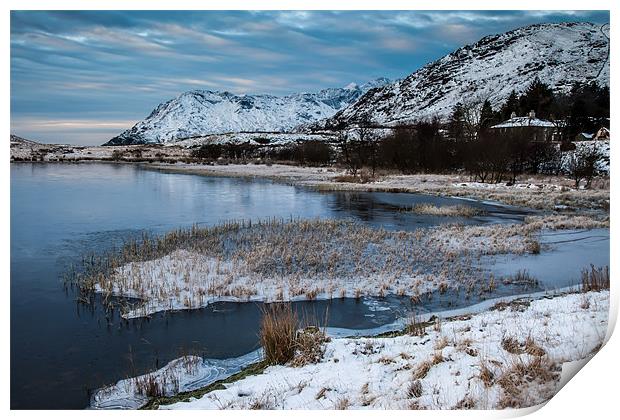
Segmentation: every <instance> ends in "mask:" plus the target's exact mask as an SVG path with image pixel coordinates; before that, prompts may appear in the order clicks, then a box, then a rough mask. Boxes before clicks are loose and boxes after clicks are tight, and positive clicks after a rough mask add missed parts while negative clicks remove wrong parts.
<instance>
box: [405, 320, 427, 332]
mask: <svg viewBox="0 0 620 420" xmlns="http://www.w3.org/2000/svg"><path fill="white" fill-rule="evenodd" d="M405 333H406V334H409V335H413V336H418V337H422V336H424V335H425V334H426V326H425V324H424V323H423V322H421V321H420V318H419V317H418V316H417V315H416V314H409V316H408V317H407V323H406V325H405Z"/></svg>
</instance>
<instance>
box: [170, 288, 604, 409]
mask: <svg viewBox="0 0 620 420" xmlns="http://www.w3.org/2000/svg"><path fill="white" fill-rule="evenodd" d="M608 310H609V292H607V291H604V292H588V293H585V294H569V295H565V296H560V297H556V298H553V299H544V298H543V299H540V300H533V301H523V300H521V301H518V302H515V303H513V304H506V305H496V306H495V307H494V308H493V309H492V310H489V311H487V312H484V313H481V314H478V315H471V316H462V317H460V318H458V319H452V320H444V321H443V322H436V323H435V326H434V327H426V329H425V332H424V334H423V335H421V336H410V335H402V336H397V337H390V338H334V339H332V340H331V341H330V342H328V343H326V344H325V353H324V356H323V358H322V360H321V361H320V362H319V363H316V364H310V365H306V366H302V367H291V366H272V367H269V368H267V369H266V370H265V371H264V372H263V373H262V374H258V375H255V376H248V377H246V378H244V379H242V380H239V381H237V382H234V383H231V384H227V385H226V389H221V390H216V391H212V392H210V393H207V394H205V395H204V396H202V397H201V398H198V399H196V398H192V399H190V400H189V401H187V402H177V403H175V404H172V405H168V406H160V408H162V409H221V408H235V409H249V408H259V409H269V408H278V409H334V408H340V409H345V408H375V409H376V408H381V409H385V408H389V409H424V408H427V409H450V408H457V409H471V408H476V409H498V408H507V407H514V408H517V407H528V406H532V405H536V404H539V403H542V402H544V401H546V400H548V399H549V398H551V397H552V396H553V395H554V393H555V392H556V390H557V389H558V385H559V381H560V372H561V370H562V365H563V363H566V362H570V361H574V360H579V359H583V358H585V357H588V356H589V355H591V354H592V353H593V352H596V351H597V350H598V349H599V348H600V346H601V345H602V344H603V340H604V337H605V334H606V331H607V321H608Z"/></svg>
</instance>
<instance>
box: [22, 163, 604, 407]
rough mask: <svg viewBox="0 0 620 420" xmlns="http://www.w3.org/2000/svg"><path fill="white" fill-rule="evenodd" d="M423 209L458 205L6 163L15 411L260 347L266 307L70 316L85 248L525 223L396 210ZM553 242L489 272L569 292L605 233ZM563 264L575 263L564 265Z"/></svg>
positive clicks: (385, 315) (318, 305) (352, 318)
mask: <svg viewBox="0 0 620 420" xmlns="http://www.w3.org/2000/svg"><path fill="white" fill-rule="evenodd" d="M417 203H433V204H436V205H451V204H459V203H463V202H462V201H461V200H458V199H454V198H441V197H432V196H424V195H416V194H391V193H360V192H327V193H321V192H317V191H314V190H310V189H306V188H300V187H295V186H290V185H283V184H277V183H273V182H270V181H264V180H244V179H233V178H209V177H200V176H195V175H184V174H171V173H164V172H157V171H152V170H147V169H142V168H140V167H138V166H135V165H123V164H103V163H85V164H43V163H33V164H30V163H28V164H27V163H23V164H12V165H11V280H10V281H11V308H10V310H11V407H12V408H84V407H86V406H87V405H88V402H89V393H90V392H91V391H92V390H94V389H96V388H99V387H101V386H102V385H105V384H109V383H111V382H114V381H116V380H118V379H121V378H124V377H127V376H134V375H136V374H140V373H144V372H146V371H149V370H152V369H154V368H156V367H161V366H162V365H165V364H166V363H167V362H169V361H170V360H172V359H174V358H177V357H179V356H180V355H183V354H187V353H191V354H197V355H200V356H204V357H209V358H227V357H235V356H240V355H242V354H246V353H248V352H250V351H252V350H254V349H256V348H257V347H258V338H257V331H258V322H259V318H260V307H259V305H257V304H253V303H239V304H233V303H219V304H215V305H212V306H210V307H208V308H205V309H200V310H195V311H181V312H174V313H168V314H156V315H154V316H153V317H151V318H150V319H137V320H131V321H128V322H126V321H121V320H120V319H119V317H118V314H117V313H113V314H111V315H109V314H107V313H106V312H105V311H104V310H103V309H102V308H101V306H100V305H95V306H94V307H91V306H88V307H86V306H80V305H78V304H77V303H76V300H75V294H74V292H73V291H72V290H65V289H64V287H63V283H62V274H63V273H64V272H65V270H66V269H67V267H68V266H69V265H70V264H72V263H76V262H78V261H79V260H80V257H81V256H82V255H84V254H85V253H87V252H89V251H104V250H107V249H110V248H111V247H113V246H115V245H116V246H118V245H119V244H121V243H122V241H123V240H125V239H127V238H129V237H133V236H139V235H141V233H142V232H144V231H149V232H153V233H161V232H165V231H168V230H170V229H173V228H177V227H180V226H185V227H187V226H190V225H192V224H194V223H197V224H203V225H212V224H216V223H218V222H221V221H224V220H230V219H253V220H257V219H264V218H268V217H279V218H291V217H293V218H352V219H354V220H358V221H361V222H363V223H368V224H370V225H373V226H383V227H386V228H389V229H415V228H417V227H426V226H432V225H435V224H438V223H446V222H455V221H461V222H463V223H507V222H515V221H520V220H522V219H523V217H524V216H525V215H526V214H527V212H526V211H525V210H522V209H516V208H511V207H505V206H493V205H489V204H482V203H477V202H470V201H468V202H467V204H468V205H472V206H477V207H482V208H484V209H485V210H486V212H487V214H486V215H485V216H484V217H478V218H471V219H464V220H460V219H457V218H445V217H443V218H442V217H432V216H420V215H416V214H413V213H411V212H404V211H401V210H403V209H406V208H411V207H412V206H413V205H415V204H417ZM554 235H555V234H549V235H548V236H545V238H543V239H544V240H543V243H545V244H547V252H545V248H543V253H542V254H541V255H540V256H534V257H519V258H521V259H520V260H519V259H514V258H510V257H507V258H505V259H502V260H500V261H498V262H497V263H496V266H495V267H494V270H497V271H498V272H506V273H510V272H512V271H513V270H514V269H515V268H528V269H529V270H530V272H531V273H532V274H535V275H536V276H537V277H538V278H539V279H540V280H541V281H543V284H544V287H548V288H553V287H555V286H554V285H556V283H557V285H556V286H557V287H559V286H564V285H567V284H571V283H574V282H575V281H577V280H578V278H579V270H580V268H583V267H584V266H586V265H588V264H589V263H591V262H592V263H595V264H599V265H600V264H602V263H604V262H605V261H607V263H606V264H608V261H609V231H608V230H597V231H592V232H590V233H588V232H585V233H584V232H576V233H566V234H562V235H564V236H561V235H556V236H554ZM571 235H572V236H571ZM575 239H576V240H575ZM564 259H570V264H561V263H558V262H561V261H563V260H564ZM530 263H531V266H530ZM545 279H546V280H545ZM554 279H555V280H554ZM556 280H557V281H556ZM562 282H563V283H562ZM560 283H562V284H560ZM469 303H473V302H468V303H467V304H469ZM454 304H457V305H464V304H466V303H465V302H453V301H449V300H448V298H446V297H444V298H443V301H441V300H439V299H438V301H437V302H427V303H423V305H425V310H434V309H435V308H440V307H444V306H447V305H450V306H452V305H454ZM295 305H296V307H297V308H299V310H300V311H302V312H303V311H305V312H310V313H312V312H315V313H317V314H319V315H320V314H322V313H324V311H325V309H326V308H327V307H328V306H329V325H330V326H333V327H340V328H352V329H366V328H373V327H377V326H380V325H383V324H386V323H389V322H392V321H393V320H394V319H396V318H397V317H399V316H402V315H403V313H404V312H406V311H407V310H408V308H407V307H406V305H404V304H403V301H402V300H398V299H395V298H390V299H386V300H385V301H379V300H376V299H367V300H360V301H356V300H354V299H344V300H341V299H336V300H333V301H329V302H327V301H323V302H321V301H317V302H306V303H303V302H302V303H297V304H295Z"/></svg>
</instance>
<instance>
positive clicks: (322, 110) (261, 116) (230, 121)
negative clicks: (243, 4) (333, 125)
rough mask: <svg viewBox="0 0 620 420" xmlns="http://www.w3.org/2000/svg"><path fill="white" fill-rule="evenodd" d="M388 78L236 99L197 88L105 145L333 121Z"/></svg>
mask: <svg viewBox="0 0 620 420" xmlns="http://www.w3.org/2000/svg"><path fill="white" fill-rule="evenodd" d="M389 82H390V81H389V80H388V79H385V78H379V79H375V80H372V81H370V82H368V83H366V84H363V85H361V86H358V85H356V84H350V85H348V86H346V87H344V88H329V89H324V90H321V91H319V92H317V93H299V94H293V95H289V96H272V95H235V94H232V93H230V92H213V91H207V90H193V91H189V92H185V93H183V94H181V95H179V96H178V97H176V98H174V99H171V100H169V101H167V102H164V103H162V104H160V105H159V106H158V107H157V108H155V110H153V112H151V114H150V115H149V116H148V117H147V118H146V119H145V120H143V121H140V122H138V123H137V124H136V125H135V126H133V127H132V128H131V129H129V130H127V131H125V132H123V133H121V134H120V135H118V136H117V137H114V138H113V139H111V140H110V141H109V142H108V143H106V145H119V144H140V143H170V142H174V141H177V140H180V139H184V138H188V137H195V136H204V135H209V134H221V133H231V132H259V131H264V132H281V131H289V130H291V129H293V128H294V127H297V126H299V125H301V124H307V123H310V122H314V121H317V120H319V119H324V118H328V117H331V116H332V115H334V114H335V113H336V112H337V111H338V110H340V109H343V108H345V107H346V106H348V105H350V104H352V103H353V102H355V101H356V100H357V99H359V98H360V97H361V96H362V95H363V94H364V93H366V92H367V91H368V90H370V89H372V88H375V87H380V86H383V85H385V84H386V83H389Z"/></svg>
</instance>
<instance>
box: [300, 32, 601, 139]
mask: <svg viewBox="0 0 620 420" xmlns="http://www.w3.org/2000/svg"><path fill="white" fill-rule="evenodd" d="M608 57H609V25H605V26H601V25H595V24H592V23H559V24H540V25H532V26H527V27H523V28H519V29H515V30H513V31H510V32H506V33H504V34H500V35H491V36H487V37H485V38H482V39H481V40H480V41H478V42H476V43H474V44H471V45H466V46H464V47H462V48H459V49H458V50H456V51H454V52H452V53H450V54H448V55H446V56H445V57H443V58H441V59H439V60H437V61H435V62H432V63H430V64H428V65H426V66H424V67H422V68H421V69H419V70H417V71H416V72H414V73H412V74H411V75H409V76H408V77H406V78H405V79H402V80H401V81H398V82H395V83H392V84H389V85H386V86H384V87H382V88H380V89H374V90H372V91H370V92H368V93H367V94H366V95H364V96H363V97H361V98H360V99H359V100H358V101H357V102H356V103H355V104H354V105H352V106H349V107H347V108H345V109H343V110H342V111H339V112H338V113H337V114H335V115H334V117H332V118H329V119H327V120H322V121H320V122H318V123H315V124H312V125H311V127H312V128H314V129H322V128H334V127H346V126H349V125H353V124H356V123H359V122H361V121H371V122H374V123H377V124H385V125H393V124H398V123H403V122H410V121H414V120H419V119H424V118H430V117H434V116H437V117H440V118H445V117H447V116H448V115H450V113H451V112H452V109H453V107H454V105H455V104H456V103H457V102H459V101H460V102H464V103H466V102H475V101H482V100H484V99H489V100H490V101H491V104H492V105H493V106H494V107H497V106H499V105H500V104H501V103H502V102H503V101H505V99H506V98H507V97H508V95H509V94H510V92H511V91H512V90H513V89H514V90H515V91H516V92H517V93H521V92H523V91H524V90H525V89H526V88H527V86H528V85H529V84H530V83H531V82H532V80H534V79H535V78H536V77H539V78H540V79H541V80H542V81H543V82H545V83H547V84H549V85H550V86H552V88H553V89H554V90H556V91H567V90H569V89H570V87H571V86H572V85H573V84H574V83H575V82H587V81H597V82H599V83H601V84H605V85H609V59H608Z"/></svg>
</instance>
